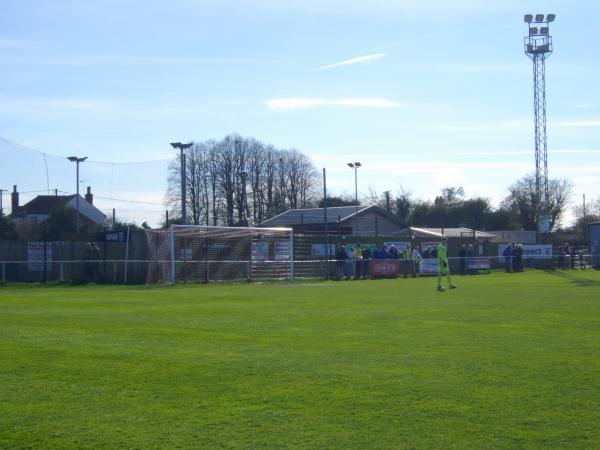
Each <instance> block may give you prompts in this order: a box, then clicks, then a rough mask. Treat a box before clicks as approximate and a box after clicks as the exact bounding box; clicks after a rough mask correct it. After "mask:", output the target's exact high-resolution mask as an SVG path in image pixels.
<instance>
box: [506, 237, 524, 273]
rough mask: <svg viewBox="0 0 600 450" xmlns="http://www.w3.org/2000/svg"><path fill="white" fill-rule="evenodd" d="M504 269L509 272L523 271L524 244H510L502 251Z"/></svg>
mask: <svg viewBox="0 0 600 450" xmlns="http://www.w3.org/2000/svg"><path fill="white" fill-rule="evenodd" d="M502 256H503V257H504V268H505V270H506V271H507V272H522V271H523V244H517V243H516V242H511V243H509V244H508V245H507V246H506V247H505V248H504V250H503V251H502Z"/></svg>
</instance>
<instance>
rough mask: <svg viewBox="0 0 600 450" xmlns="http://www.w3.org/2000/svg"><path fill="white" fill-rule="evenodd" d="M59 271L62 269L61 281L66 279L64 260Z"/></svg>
mask: <svg viewBox="0 0 600 450" xmlns="http://www.w3.org/2000/svg"><path fill="white" fill-rule="evenodd" d="M59 271H60V273H59V277H60V281H65V268H64V262H63V261H61V262H60V266H59Z"/></svg>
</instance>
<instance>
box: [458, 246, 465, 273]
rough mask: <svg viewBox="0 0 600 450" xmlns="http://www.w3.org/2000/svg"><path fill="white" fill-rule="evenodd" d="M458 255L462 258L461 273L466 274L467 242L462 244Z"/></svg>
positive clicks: (460, 260)
mask: <svg viewBox="0 0 600 450" xmlns="http://www.w3.org/2000/svg"><path fill="white" fill-rule="evenodd" d="M458 257H459V258H460V259H459V262H460V274H461V275H464V274H465V273H466V272H467V260H466V259H465V258H466V257H467V247H466V246H465V244H462V245H461V246H460V249H459V250H458Z"/></svg>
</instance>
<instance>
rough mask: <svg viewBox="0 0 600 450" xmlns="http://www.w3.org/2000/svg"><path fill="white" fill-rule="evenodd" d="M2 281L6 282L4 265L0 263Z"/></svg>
mask: <svg viewBox="0 0 600 450" xmlns="http://www.w3.org/2000/svg"><path fill="white" fill-rule="evenodd" d="M2 281H6V263H4V262H3V263H2Z"/></svg>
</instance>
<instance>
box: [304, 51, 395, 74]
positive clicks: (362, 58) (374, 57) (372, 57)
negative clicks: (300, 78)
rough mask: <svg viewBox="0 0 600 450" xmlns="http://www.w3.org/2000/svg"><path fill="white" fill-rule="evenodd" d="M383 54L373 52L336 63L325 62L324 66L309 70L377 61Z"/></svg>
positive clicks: (315, 70) (314, 70)
mask: <svg viewBox="0 0 600 450" xmlns="http://www.w3.org/2000/svg"><path fill="white" fill-rule="evenodd" d="M385 55H386V54H385V53H373V54H371V55H363V56H357V57H356V58H351V59H346V60H344V61H340V62H337V63H333V64H326V65H324V66H319V67H316V68H315V69H311V72H318V71H320V70H327V69H333V68H335V67H341V66H349V65H352V64H361V63H366V62H372V61H377V60H378V59H381V58H383V57H384V56H385Z"/></svg>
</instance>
